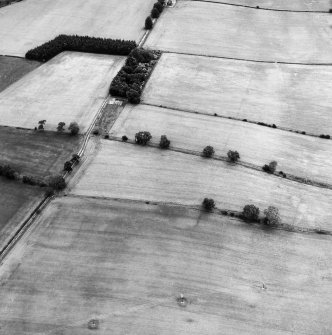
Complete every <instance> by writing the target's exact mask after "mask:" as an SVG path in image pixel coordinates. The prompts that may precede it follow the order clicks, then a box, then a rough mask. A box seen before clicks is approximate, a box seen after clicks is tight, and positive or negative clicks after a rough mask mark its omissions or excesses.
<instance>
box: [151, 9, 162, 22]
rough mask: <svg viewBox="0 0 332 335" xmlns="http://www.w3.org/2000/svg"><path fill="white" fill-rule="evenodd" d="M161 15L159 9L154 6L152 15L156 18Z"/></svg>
mask: <svg viewBox="0 0 332 335" xmlns="http://www.w3.org/2000/svg"><path fill="white" fill-rule="evenodd" d="M159 16H160V12H159V10H158V9H157V8H155V7H154V8H153V9H152V11H151V17H152V18H154V19H158V17H159Z"/></svg>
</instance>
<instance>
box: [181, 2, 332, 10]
mask: <svg viewBox="0 0 332 335" xmlns="http://www.w3.org/2000/svg"><path fill="white" fill-rule="evenodd" d="M180 1H181V0H180ZM200 1H211V0H200ZM213 2H220V3H224V4H225V3H228V4H233V5H240V6H250V7H256V6H259V7H260V8H265V9H276V10H294V11H313V12H320V11H325V12H328V11H329V9H330V8H331V0H213Z"/></svg>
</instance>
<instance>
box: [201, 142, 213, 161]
mask: <svg viewBox="0 0 332 335" xmlns="http://www.w3.org/2000/svg"><path fill="white" fill-rule="evenodd" d="M202 154H203V157H206V158H211V157H212V156H213V155H214V149H213V147H211V145H208V146H206V147H205V148H204V149H203V153H202Z"/></svg>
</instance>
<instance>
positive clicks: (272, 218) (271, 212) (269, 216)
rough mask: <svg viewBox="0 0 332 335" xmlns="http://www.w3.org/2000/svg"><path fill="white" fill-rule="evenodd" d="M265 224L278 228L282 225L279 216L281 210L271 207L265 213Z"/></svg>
mask: <svg viewBox="0 0 332 335" xmlns="http://www.w3.org/2000/svg"><path fill="white" fill-rule="evenodd" d="M264 214H265V220H264V221H265V223H266V224H268V225H271V226H276V225H278V224H280V223H281V219H280V216H279V210H278V208H276V207H273V206H269V207H268V209H266V210H265V211H264Z"/></svg>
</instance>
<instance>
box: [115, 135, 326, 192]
mask: <svg viewBox="0 0 332 335" xmlns="http://www.w3.org/2000/svg"><path fill="white" fill-rule="evenodd" d="M109 140H111V141H117V142H123V143H127V144H131V145H137V144H136V143H135V141H134V140H131V139H128V140H127V141H125V142H124V141H123V140H122V138H120V137H117V136H109ZM146 146H147V147H152V148H159V145H158V144H157V143H151V142H149V143H147V144H146ZM160 150H162V149H160ZM167 150H170V151H175V152H179V153H182V154H186V155H192V156H197V157H202V153H201V152H200V151H196V150H190V149H185V148H179V147H174V146H170V147H169V148H168V149H167ZM206 159H212V160H216V161H222V162H225V163H228V164H229V165H240V166H243V167H244V168H247V169H251V170H255V171H258V172H262V173H265V174H267V176H269V175H270V176H273V177H276V178H282V179H287V180H290V181H292V182H296V183H300V184H305V185H310V186H312V187H318V188H326V189H330V190H332V185H331V184H328V183H321V182H318V181H315V180H311V179H308V178H302V177H299V176H295V175H292V174H288V173H287V174H286V177H285V176H284V175H281V174H278V172H275V173H267V172H263V170H262V167H261V166H259V165H255V164H252V163H248V162H243V161H237V162H230V161H229V160H228V157H226V156H222V155H214V156H212V157H211V158H206Z"/></svg>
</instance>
